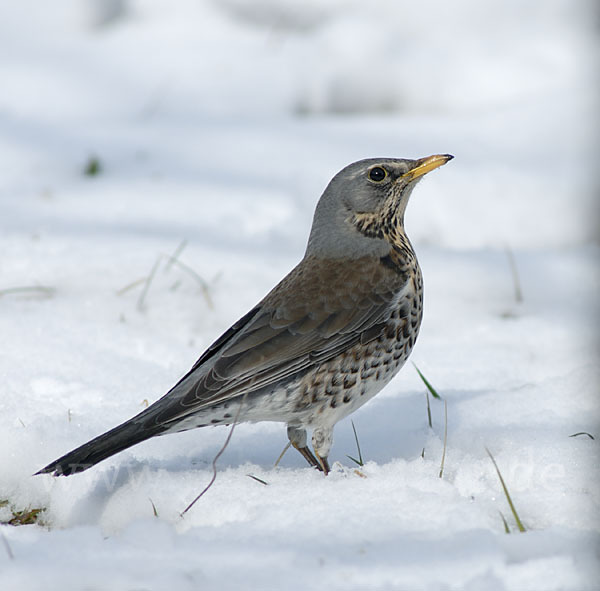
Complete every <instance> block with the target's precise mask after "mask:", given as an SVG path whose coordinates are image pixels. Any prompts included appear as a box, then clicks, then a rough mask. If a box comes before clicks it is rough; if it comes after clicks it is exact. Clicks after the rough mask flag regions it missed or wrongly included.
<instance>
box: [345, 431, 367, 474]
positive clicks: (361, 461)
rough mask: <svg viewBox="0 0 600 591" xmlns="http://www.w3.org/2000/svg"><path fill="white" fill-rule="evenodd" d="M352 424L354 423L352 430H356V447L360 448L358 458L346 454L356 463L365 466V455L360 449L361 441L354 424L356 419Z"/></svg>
mask: <svg viewBox="0 0 600 591" xmlns="http://www.w3.org/2000/svg"><path fill="white" fill-rule="evenodd" d="M350 424H351V425H352V431H354V441H356V449H357V450H358V460H357V459H356V458H353V457H352V456H348V455H347V456H346V457H347V458H348V459H349V460H352V461H353V462H354V463H355V464H358V465H359V466H364V465H365V463H364V461H363V457H362V452H361V451H360V443H359V442H358V435H357V434H356V427H355V426H354V421H352V420H351V421H350Z"/></svg>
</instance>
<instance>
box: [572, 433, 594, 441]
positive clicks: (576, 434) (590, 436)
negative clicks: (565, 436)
mask: <svg viewBox="0 0 600 591" xmlns="http://www.w3.org/2000/svg"><path fill="white" fill-rule="evenodd" d="M579 435H587V436H588V437H589V438H590V439H594V436H593V435H592V434H591V433H588V432H587V431H579V433H573V435H569V437H579Z"/></svg>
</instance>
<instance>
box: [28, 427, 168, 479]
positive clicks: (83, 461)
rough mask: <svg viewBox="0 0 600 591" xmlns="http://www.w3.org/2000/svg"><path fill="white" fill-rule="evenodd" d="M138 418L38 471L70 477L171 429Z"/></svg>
mask: <svg viewBox="0 0 600 591" xmlns="http://www.w3.org/2000/svg"><path fill="white" fill-rule="evenodd" d="M136 418H137V417H134V418H133V419H131V420H129V421H126V422H125V423H123V424H122V425H119V426H118V427H115V428H114V429H111V430H110V431H107V432H106V433H104V434H102V435H99V436H98V437H96V438H95V439H92V440H91V441H88V442H87V443H84V444H83V445H82V446H81V447H78V448H77V449H74V450H73V451H70V452H69V453H68V454H65V455H64V456H62V457H61V458H58V460H54V462H51V463H50V464H48V465H47V466H46V467H45V468H42V469H41V470H40V471H39V472H36V473H35V474H36V475H37V474H50V473H52V474H54V476H69V474H75V473H76V472H83V471H84V470H87V469H88V468H91V467H92V466H94V465H95V464H97V463H98V462H101V461H102V460H105V459H106V458H109V457H110V456H112V455H114V454H116V453H118V452H120V451H123V450H124V449H127V448H128V447H131V446H132V445H135V444H136V443H141V442H142V441H145V440H146V439H149V438H150V437H154V436H155V435H159V434H160V433H162V432H163V431H166V430H167V429H168V427H165V426H164V425H148V423H146V424H144V422H141V421H136V420H135V419H136Z"/></svg>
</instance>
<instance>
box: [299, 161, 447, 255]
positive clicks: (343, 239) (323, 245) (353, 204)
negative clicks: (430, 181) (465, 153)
mask: <svg viewBox="0 0 600 591" xmlns="http://www.w3.org/2000/svg"><path fill="white" fill-rule="evenodd" d="M452 158H453V157H452V156H450V154H438V155H435V156H428V157H426V158H421V159H419V160H408V159H400V158H370V159H368V160H359V161H358V162H354V163H353V164H350V165H349V166H346V168H344V169H342V170H341V171H340V172H338V174H336V175H335V176H334V177H333V179H332V180H331V182H330V183H329V185H328V186H327V188H326V189H325V192H324V193H323V195H322V196H321V199H320V200H319V203H318V204H317V208H316V210H315V215H314V219H313V225H312V229H311V232H310V237H309V240H308V246H307V250H306V254H307V255H314V256H319V257H324V258H327V257H332V258H337V257H343V256H350V257H352V256H355V257H357V256H366V255H369V254H373V255H378V256H383V255H385V254H386V253H387V252H388V250H389V235H388V234H389V230H390V229H391V228H396V229H400V230H402V227H403V223H404V212H405V210H406V205H407V203H408V200H409V198H410V194H411V193H412V190H413V188H414V187H415V185H416V184H417V183H418V182H419V181H420V180H421V178H423V176H424V175H425V174H427V173H428V172H430V171H431V170H434V169H436V168H438V167H439V166H442V165H443V164H446V162H448V161H449V160H451V159H452Z"/></svg>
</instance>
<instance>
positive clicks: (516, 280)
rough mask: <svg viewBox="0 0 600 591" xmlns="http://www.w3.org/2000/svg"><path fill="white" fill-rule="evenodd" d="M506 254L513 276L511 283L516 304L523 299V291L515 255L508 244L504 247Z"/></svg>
mask: <svg viewBox="0 0 600 591" xmlns="http://www.w3.org/2000/svg"><path fill="white" fill-rule="evenodd" d="M506 256H507V257H508V264H509V266H510V272H511V274H512V278H513V285H514V287H515V301H516V302H517V303H518V304H520V303H521V302H522V301H523V292H522V291H521V282H520V281H519V272H518V270H517V263H516V262H515V257H514V255H513V252H512V250H511V249H510V247H509V246H507V247H506Z"/></svg>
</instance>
